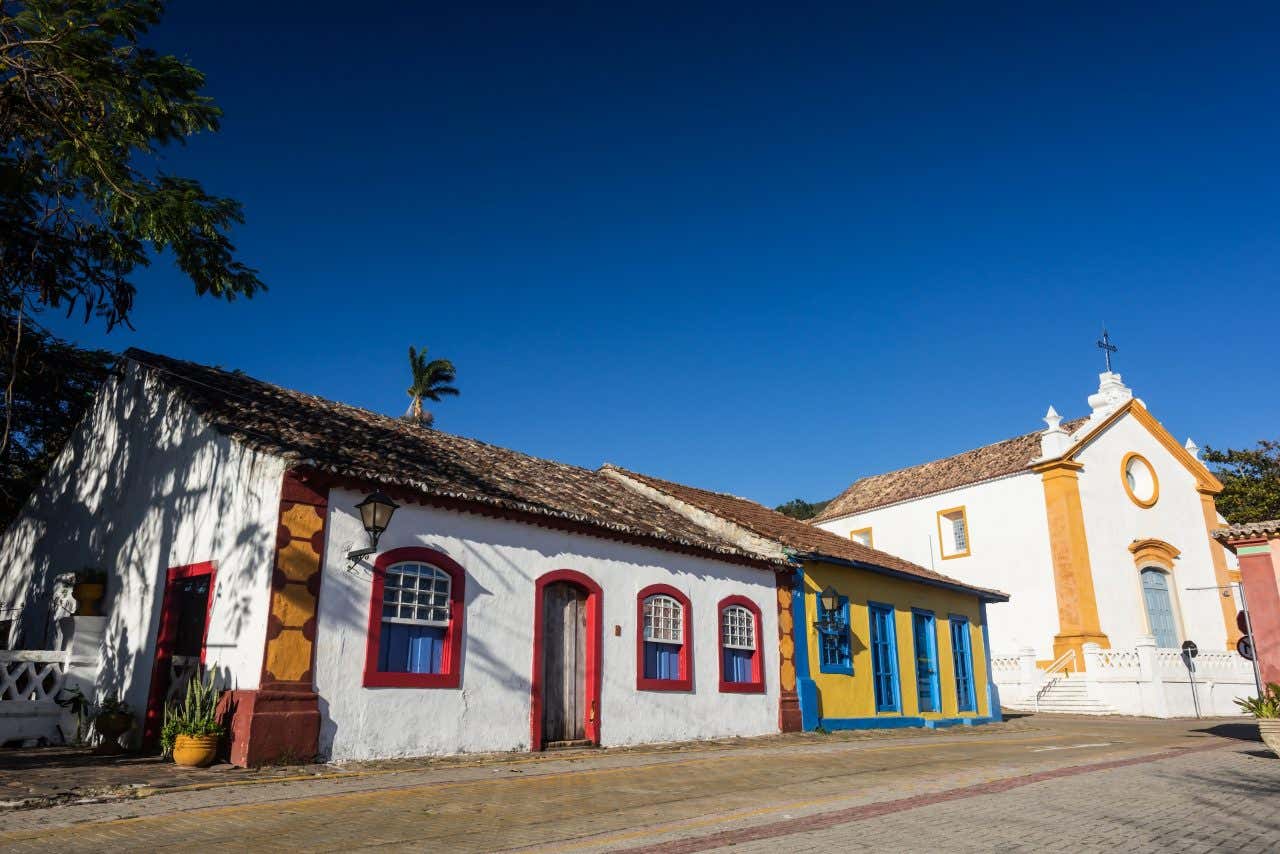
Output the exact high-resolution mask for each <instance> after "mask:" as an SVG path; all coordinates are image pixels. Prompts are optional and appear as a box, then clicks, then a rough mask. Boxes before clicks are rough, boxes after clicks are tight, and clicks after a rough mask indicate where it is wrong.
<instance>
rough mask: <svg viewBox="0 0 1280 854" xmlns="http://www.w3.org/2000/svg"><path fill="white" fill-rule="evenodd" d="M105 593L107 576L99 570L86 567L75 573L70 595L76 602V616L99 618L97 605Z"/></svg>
mask: <svg viewBox="0 0 1280 854" xmlns="http://www.w3.org/2000/svg"><path fill="white" fill-rule="evenodd" d="M106 592H107V574H106V572H104V571H103V570H101V569H94V568H93V567H89V566H86V567H85V568H84V569H82V570H80V571H79V572H77V573H76V582H75V584H74V585H73V586H72V588H71V595H72V597H73V598H74V599H75V600H76V614H77V615H79V616H81V617H100V616H102V614H101V613H100V612H99V610H98V603H99V602H101V601H102V596H103V594H105V593H106Z"/></svg>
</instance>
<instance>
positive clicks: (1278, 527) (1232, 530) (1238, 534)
mask: <svg viewBox="0 0 1280 854" xmlns="http://www.w3.org/2000/svg"><path fill="white" fill-rule="evenodd" d="M1278 534H1280V519H1268V520H1267V521H1265V522H1241V523H1240V524H1238V525H1230V526H1228V527H1226V528H1219V529H1218V530H1216V531H1214V532H1213V536H1214V538H1215V539H1218V540H1242V539H1247V538H1249V537H1273V536H1276V535H1278Z"/></svg>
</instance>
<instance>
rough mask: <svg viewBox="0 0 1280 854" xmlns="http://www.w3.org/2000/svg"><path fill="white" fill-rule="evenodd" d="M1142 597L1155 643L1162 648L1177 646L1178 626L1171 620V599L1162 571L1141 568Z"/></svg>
mask: <svg viewBox="0 0 1280 854" xmlns="http://www.w3.org/2000/svg"><path fill="white" fill-rule="evenodd" d="M1142 598H1143V600H1144V602H1145V604H1146V606H1147V620H1148V621H1149V622H1150V624H1151V634H1153V635H1155V636H1156V645H1157V646H1159V647H1162V648H1164V649H1175V648H1177V646H1178V628H1177V625H1176V624H1175V623H1174V620H1173V600H1172V599H1170V598H1169V583H1168V580H1167V579H1166V577H1165V574H1164V573H1163V572H1160V571H1159V570H1155V569H1144V570H1142Z"/></svg>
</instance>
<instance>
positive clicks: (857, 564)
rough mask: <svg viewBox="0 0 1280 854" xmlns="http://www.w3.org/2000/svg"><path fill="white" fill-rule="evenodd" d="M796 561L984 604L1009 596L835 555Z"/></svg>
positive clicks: (813, 554)
mask: <svg viewBox="0 0 1280 854" xmlns="http://www.w3.org/2000/svg"><path fill="white" fill-rule="evenodd" d="M795 557H796V559H797V560H816V561H823V562H824V563H834V564H836V565H837V566H848V567H853V568H854V569H865V570H867V571H869V572H875V573H878V574H880V575H887V576H889V577H890V578H898V579H901V580H903V581H913V582H915V583H917V584H927V585H929V586H930V587H940V588H942V589H943V590H951V591H954V592H956V593H965V594H968V595H970V596H976V597H977V598H979V599H981V600H982V601H984V602H1008V601H1009V594H1008V593H1005V592H1003V591H1000V590H987V589H985V588H982V587H969V586H968V585H966V584H961V583H959V582H954V583H953V582H947V581H943V580H941V579H937V578H929V577H927V576H923V575H915V574H913V573H910V572H903V571H902V570H900V569H890V568H889V567H887V566H880V565H879V564H876V563H868V562H866V561H860V560H849V559H848V558H843V557H836V556H835V555H829V554H823V553H822V552H797V553H796V555H795Z"/></svg>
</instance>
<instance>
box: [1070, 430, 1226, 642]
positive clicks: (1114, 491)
mask: <svg viewBox="0 0 1280 854" xmlns="http://www.w3.org/2000/svg"><path fill="white" fill-rule="evenodd" d="M1130 451H1134V452H1137V453H1139V454H1141V455H1142V456H1144V457H1146V459H1147V461H1148V462H1150V463H1151V465H1152V467H1153V468H1154V469H1155V473H1156V477H1157V479H1158V480H1159V483H1160V498H1159V500H1158V501H1157V502H1156V504H1155V506H1154V507H1151V508H1149V509H1144V508H1142V507H1139V506H1138V505H1136V504H1134V503H1133V502H1132V501H1130V500H1129V497H1128V495H1127V494H1126V493H1125V490H1124V483H1123V480H1122V478H1121V473H1120V463H1121V461H1122V460H1123V459H1124V456H1125V455H1126V454H1127V453H1129V452H1130ZM1077 459H1078V460H1079V461H1080V462H1081V463H1083V464H1084V469H1083V470H1082V471H1081V472H1080V501H1081V506H1082V507H1083V509H1084V521H1085V533H1086V535H1087V536H1088V538H1089V560H1090V563H1091V564H1092V566H1093V583H1094V589H1095V591H1096V593H1097V597H1098V618H1099V620H1100V621H1101V624H1102V631H1103V632H1104V633H1105V634H1106V635H1107V637H1108V638H1109V639H1110V640H1111V645H1112V646H1113V647H1119V648H1128V647H1131V646H1133V645H1134V643H1135V641H1136V639H1137V637H1138V636H1140V635H1147V634H1150V633H1151V632H1150V630H1149V628H1148V626H1147V614H1146V608H1145V606H1144V604H1143V599H1142V585H1141V580H1140V578H1139V576H1138V569H1137V568H1136V567H1135V565H1134V561H1133V555H1132V553H1130V551H1129V545H1130V544H1131V543H1133V541H1134V540H1142V539H1147V538H1155V539H1160V540H1164V541H1165V542H1167V543H1170V544H1171V545H1173V546H1174V547H1175V548H1177V549H1178V550H1179V551H1180V552H1182V556H1181V557H1180V558H1178V560H1177V561H1175V566H1174V569H1173V576H1172V579H1171V583H1170V585H1169V586H1170V596H1171V598H1172V599H1173V601H1174V611H1175V615H1177V616H1178V617H1179V624H1180V628H1181V639H1182V640H1186V639H1187V638H1190V639H1192V640H1194V641H1195V642H1196V643H1197V644H1198V645H1199V646H1200V648H1201V649H1204V650H1224V649H1226V644H1227V632H1226V627H1225V626H1224V625H1223V621H1222V606H1221V604H1220V594H1219V593H1217V592H1215V591H1212V590H1208V591H1197V592H1192V591H1188V590H1187V588H1188V587H1209V586H1212V585H1215V584H1217V580H1216V579H1215V577H1214V573H1213V557H1212V554H1211V553H1210V547H1211V544H1210V541H1209V534H1208V532H1207V531H1206V530H1205V524H1204V511H1203V510H1202V509H1201V504H1200V494H1199V493H1197V492H1196V489H1195V486H1196V483H1195V478H1194V477H1193V476H1192V475H1191V472H1189V471H1187V469H1186V467H1185V466H1183V465H1182V463H1180V462H1179V461H1178V459H1177V458H1176V457H1174V456H1173V454H1171V453H1169V451H1168V450H1166V449H1165V447H1164V446H1163V445H1161V444H1160V442H1159V441H1157V440H1156V438H1155V437H1154V436H1152V435H1151V433H1150V431H1148V430H1147V429H1146V428H1145V427H1143V426H1142V424H1141V423H1139V422H1138V420H1137V419H1135V418H1134V417H1133V416H1131V415H1126V416H1125V417H1123V418H1121V419H1120V420H1119V421H1117V422H1116V423H1115V424H1113V425H1112V426H1111V427H1109V428H1108V429H1107V430H1106V431H1104V432H1103V433H1102V434H1101V435H1099V436H1098V437H1097V438H1096V439H1094V440H1093V441H1092V442H1090V444H1089V445H1088V446H1087V447H1085V448H1084V449H1083V450H1082V451H1081V452H1080V454H1079V455H1078V456H1077Z"/></svg>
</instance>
